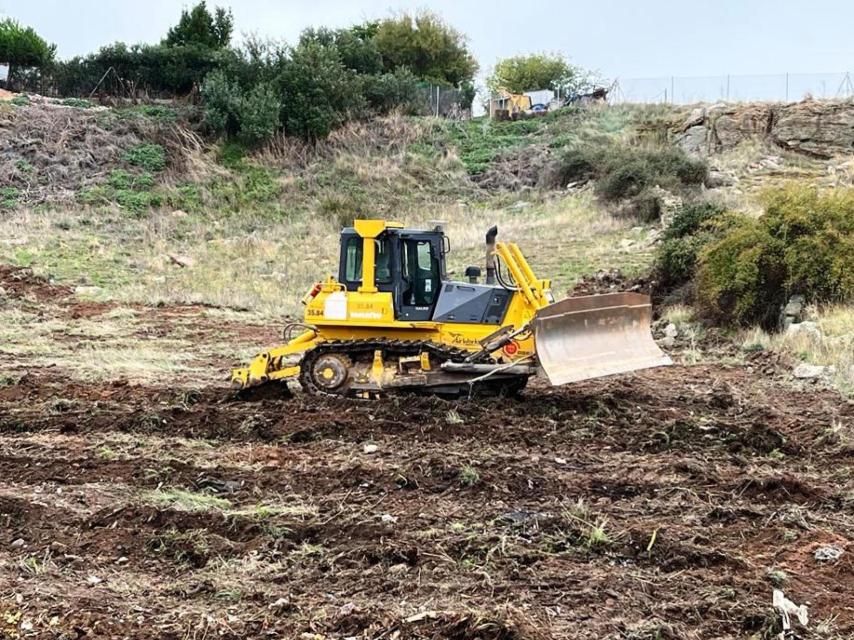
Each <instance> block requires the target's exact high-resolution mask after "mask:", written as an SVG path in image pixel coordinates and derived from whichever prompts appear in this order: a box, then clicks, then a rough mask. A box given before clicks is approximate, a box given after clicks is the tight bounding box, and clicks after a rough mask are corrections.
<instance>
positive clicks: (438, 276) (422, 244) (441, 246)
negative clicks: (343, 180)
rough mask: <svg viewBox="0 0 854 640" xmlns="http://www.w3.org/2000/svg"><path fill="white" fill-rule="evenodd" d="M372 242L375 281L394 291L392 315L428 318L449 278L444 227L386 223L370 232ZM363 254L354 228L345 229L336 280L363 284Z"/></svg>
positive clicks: (361, 241)
mask: <svg viewBox="0 0 854 640" xmlns="http://www.w3.org/2000/svg"><path fill="white" fill-rule="evenodd" d="M373 247H374V249H373V254H374V255H373V265H374V269H373V278H374V285H373V286H374V287H376V290H377V291H385V292H390V293H391V294H392V298H393V300H394V310H395V318H396V319H399V320H430V319H431V318H432V317H433V310H434V309H435V307H436V302H437V300H438V297H439V293H440V291H441V289H442V283H443V282H444V281H445V280H447V276H446V269H445V235H444V233H442V231H440V230H435V231H420V230H412V229H399V228H387V229H385V230H384V231H383V232H381V233H380V234H379V235H377V237H376V238H373ZM364 254H365V249H364V238H363V237H362V236H361V235H359V233H357V231H356V230H355V229H354V228H346V229H344V230H343V231H342V233H341V256H340V261H339V267H338V281H339V282H340V283H342V284H343V285H344V286H345V287H346V288H347V290H348V291H359V290H365V289H366V284H365V282H364V281H363V279H364V271H365V269H364V267H365V264H364V261H365V255H364ZM369 287H370V285H369V284H368V285H367V288H369Z"/></svg>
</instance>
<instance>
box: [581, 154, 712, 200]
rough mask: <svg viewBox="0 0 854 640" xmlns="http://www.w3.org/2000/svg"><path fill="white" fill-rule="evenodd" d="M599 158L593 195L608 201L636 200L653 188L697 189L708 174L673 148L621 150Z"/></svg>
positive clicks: (703, 165)
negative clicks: (646, 190)
mask: <svg viewBox="0 0 854 640" xmlns="http://www.w3.org/2000/svg"><path fill="white" fill-rule="evenodd" d="M601 158H602V164H601V166H600V167H599V168H598V173H599V176H600V177H599V180H598V181H597V183H596V192H597V193H598V194H599V195H600V196H601V197H602V198H603V199H605V200H610V201H615V200H621V199H623V198H631V197H634V196H637V195H638V194H640V193H641V192H642V191H643V190H644V189H646V188H648V187H652V186H655V185H658V186H660V187H662V188H664V189H679V188H680V187H682V186H686V185H699V184H702V183H703V182H704V181H705V179H706V175H707V174H708V168H707V166H706V164H705V162H703V161H702V160H697V159H694V158H690V157H689V156H688V155H687V154H686V153H685V152H683V151H681V150H680V149H675V148H665V149H637V148H633V147H623V148H617V149H612V150H611V151H610V152H607V153H603V154H602V155H601Z"/></svg>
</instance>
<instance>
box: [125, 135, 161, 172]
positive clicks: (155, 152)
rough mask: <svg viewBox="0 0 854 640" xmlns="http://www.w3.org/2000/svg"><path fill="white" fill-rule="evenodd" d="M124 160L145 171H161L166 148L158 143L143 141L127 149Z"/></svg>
mask: <svg viewBox="0 0 854 640" xmlns="http://www.w3.org/2000/svg"><path fill="white" fill-rule="evenodd" d="M124 161H125V162H127V163H128V164H131V165H133V166H135V167H139V168H141V169H143V170H145V171H150V172H157V171H162V170H163V169H165V168H166V150H165V149H164V148H163V147H162V146H161V145H159V144H153V143H150V142H143V143H142V144H138V145H136V146H135V147H132V148H131V149H128V151H127V152H125V155H124Z"/></svg>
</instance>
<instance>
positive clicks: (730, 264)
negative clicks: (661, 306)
mask: <svg viewBox="0 0 854 640" xmlns="http://www.w3.org/2000/svg"><path fill="white" fill-rule="evenodd" d="M657 271H658V274H659V278H660V281H661V282H662V284H664V285H665V287H669V288H673V287H676V286H680V285H682V284H685V283H687V282H689V281H692V280H693V281H694V283H695V286H696V295H697V300H698V303H699V306H700V311H701V313H702V314H703V315H704V316H705V317H707V318H709V319H711V320H713V321H714V322H716V323H719V324H729V325H740V326H750V325H754V324H759V325H761V326H763V327H764V328H766V329H774V328H776V327H777V326H778V324H779V321H780V311H781V307H782V306H783V305H785V303H786V301H787V300H788V298H789V297H790V296H791V295H793V294H800V295H803V296H804V297H805V298H806V300H807V301H808V302H811V303H848V302H850V301H851V300H852V299H854V190H851V189H838V190H832V191H827V192H823V193H822V192H819V191H818V190H817V189H815V188H812V187H806V186H798V185H789V186H788V187H785V188H783V189H778V190H776V191H774V192H773V193H770V194H768V195H767V196H766V197H765V212H764V213H763V214H762V215H760V216H759V217H758V218H751V217H750V216H746V215H740V214H732V213H724V211H723V209H722V208H721V207H720V206H718V205H712V204H694V205H689V206H686V207H683V208H682V210H681V211H680V212H679V213H678V214H677V215H676V217H675V218H674V221H673V224H672V226H671V227H670V229H668V230H667V232H666V233H665V237H664V243H663V244H662V246H661V248H660V250H659V252H658V258H657Z"/></svg>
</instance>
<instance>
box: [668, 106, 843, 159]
mask: <svg viewBox="0 0 854 640" xmlns="http://www.w3.org/2000/svg"><path fill="white" fill-rule="evenodd" d="M753 138H762V139H765V140H767V141H769V142H771V143H773V144H775V145H777V146H779V147H781V148H784V149H788V150H790V151H795V152H798V153H804V154H807V155H810V156H814V157H818V158H831V157H833V156H835V155H838V154H842V153H845V154H850V153H851V150H852V148H854V103H852V102H818V101H813V100H808V101H804V102H798V103H793V104H739V105H733V104H713V105H709V106H703V107H697V108H696V109H694V110H693V111H691V113H690V114H689V115H688V117H687V118H686V119H685V120H684V121H683V122H682V123H680V124H679V125H678V126H677V127H676V130H675V137H674V141H675V143H676V144H677V145H678V146H680V147H681V148H682V149H684V150H685V151H687V152H688V153H692V154H699V155H709V154H713V153H719V152H721V151H725V150H727V149H732V148H733V147H736V146H738V145H739V144H740V143H741V142H743V141H744V140H747V139H753Z"/></svg>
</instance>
